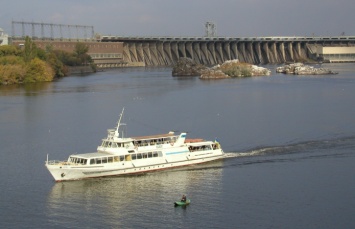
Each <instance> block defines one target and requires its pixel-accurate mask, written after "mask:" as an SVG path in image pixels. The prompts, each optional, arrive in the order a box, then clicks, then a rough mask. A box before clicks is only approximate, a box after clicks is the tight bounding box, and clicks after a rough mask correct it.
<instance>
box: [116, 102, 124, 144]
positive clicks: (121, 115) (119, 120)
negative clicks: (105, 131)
mask: <svg viewBox="0 0 355 229" xmlns="http://www.w3.org/2000/svg"><path fill="white" fill-rule="evenodd" d="M123 112H124V108H123V109H122V112H121V114H120V118H119V119H118V122H117V127H116V130H115V137H116V138H118V136H119V133H118V130H119V128H120V125H121V120H122V117H123ZM122 137H123V136H122Z"/></svg>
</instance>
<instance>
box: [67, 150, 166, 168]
mask: <svg viewBox="0 0 355 229" xmlns="http://www.w3.org/2000/svg"><path fill="white" fill-rule="evenodd" d="M161 156H163V154H162V152H161V151H153V152H147V153H135V154H129V155H124V156H112V157H98V158H92V159H90V165H95V164H96V165H97V164H106V163H113V162H120V161H131V160H139V159H146V158H153V157H161ZM69 162H71V163H74V164H82V165H86V164H87V159H84V158H76V157H70V158H69Z"/></svg>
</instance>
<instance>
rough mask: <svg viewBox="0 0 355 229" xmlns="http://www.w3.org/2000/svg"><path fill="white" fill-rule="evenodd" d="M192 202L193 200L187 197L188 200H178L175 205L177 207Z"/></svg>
mask: <svg viewBox="0 0 355 229" xmlns="http://www.w3.org/2000/svg"><path fill="white" fill-rule="evenodd" d="M190 202H191V201H190V200H189V199H187V200H186V202H184V201H176V202H175V203H174V206H175V207H177V206H186V205H189V204H190Z"/></svg>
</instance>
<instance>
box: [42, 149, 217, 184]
mask: <svg viewBox="0 0 355 229" xmlns="http://www.w3.org/2000/svg"><path fill="white" fill-rule="evenodd" d="M222 158H223V153H222V151H221V152H220V153H217V154H216V153H215V155H211V156H209V157H204V158H195V159H188V158H187V159H186V158H185V160H181V161H174V160H168V159H166V158H161V159H160V160H151V161H150V162H148V163H147V161H145V163H144V165H139V163H134V162H132V161H125V162H123V163H121V162H120V163H111V164H106V165H102V166H80V165H70V164H66V163H56V164H50V163H48V162H47V163H46V167H47V169H48V170H49V172H50V173H51V175H52V176H53V178H54V180H55V181H57V182H60V181H69V180H80V179H87V178H96V177H108V176H122V175H134V174H141V173H147V172H154V171H158V170H166V169H172V168H177V167H182V166H189V165H195V164H201V163H206V162H210V161H215V160H219V159H222Z"/></svg>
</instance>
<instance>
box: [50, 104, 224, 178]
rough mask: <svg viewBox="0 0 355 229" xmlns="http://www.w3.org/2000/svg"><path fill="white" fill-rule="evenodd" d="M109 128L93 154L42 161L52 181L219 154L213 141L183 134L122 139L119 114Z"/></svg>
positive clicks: (171, 165) (158, 167)
mask: <svg viewBox="0 0 355 229" xmlns="http://www.w3.org/2000/svg"><path fill="white" fill-rule="evenodd" d="M123 111H124V110H122V113H121V115H120V118H119V121H118V124H117V127H116V128H115V129H109V130H108V135H107V138H105V139H103V140H102V144H101V145H100V146H98V148H97V152H96V153H87V154H75V155H70V156H69V158H68V160H67V161H48V159H47V161H46V167H47V168H48V170H49V172H50V173H51V174H52V176H53V177H54V179H55V180H56V181H64V180H77V179H83V178H92V177H104V176H117V175H124V174H137V173H145V172H149V171H155V170H161V169H170V168H175V167H181V166H187V165H193V164H200V163H205V162H209V161H213V160H217V159H221V158H222V157H223V154H224V153H223V150H222V148H221V147H220V144H219V143H218V142H216V141H214V142H213V141H205V140H202V139H186V133H180V134H179V135H175V134H174V132H169V133H168V134H160V135H151V136H143V137H131V138H125V137H124V136H123V132H122V137H120V136H119V130H120V126H121V125H123V124H122V123H121V120H122V117H123Z"/></svg>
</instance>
